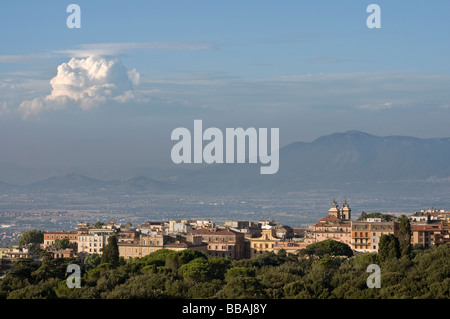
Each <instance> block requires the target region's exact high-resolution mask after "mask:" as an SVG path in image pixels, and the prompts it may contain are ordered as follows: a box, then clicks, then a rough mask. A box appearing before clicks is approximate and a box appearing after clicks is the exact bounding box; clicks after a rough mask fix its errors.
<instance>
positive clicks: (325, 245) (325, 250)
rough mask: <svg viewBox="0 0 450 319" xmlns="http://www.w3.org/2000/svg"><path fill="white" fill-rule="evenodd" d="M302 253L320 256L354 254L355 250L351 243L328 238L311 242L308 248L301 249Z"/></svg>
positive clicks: (348, 255) (350, 255)
mask: <svg viewBox="0 0 450 319" xmlns="http://www.w3.org/2000/svg"><path fill="white" fill-rule="evenodd" d="M300 254H301V255H309V256H318V257H320V258H322V257H325V256H347V257H352V256H353V250H352V249H351V248H350V246H349V245H347V244H344V243H341V242H338V241H336V240H332V239H327V240H323V241H319V242H317V243H313V244H310V245H308V246H306V248H304V249H301V250H300Z"/></svg>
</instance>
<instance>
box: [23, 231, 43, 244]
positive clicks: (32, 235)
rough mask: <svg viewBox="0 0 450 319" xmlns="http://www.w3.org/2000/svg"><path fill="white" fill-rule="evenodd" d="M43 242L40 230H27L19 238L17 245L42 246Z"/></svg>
mask: <svg viewBox="0 0 450 319" xmlns="http://www.w3.org/2000/svg"><path fill="white" fill-rule="evenodd" d="M43 242H44V232H43V231H42V230H37V229H33V230H29V231H26V232H24V233H23V234H22V236H20V238H19V241H18V244H19V245H28V244H42V243H43Z"/></svg>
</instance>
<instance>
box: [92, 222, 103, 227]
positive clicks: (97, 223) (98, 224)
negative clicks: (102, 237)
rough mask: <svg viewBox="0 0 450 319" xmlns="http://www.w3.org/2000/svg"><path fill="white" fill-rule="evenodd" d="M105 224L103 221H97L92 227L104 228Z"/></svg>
mask: <svg viewBox="0 0 450 319" xmlns="http://www.w3.org/2000/svg"><path fill="white" fill-rule="evenodd" d="M104 225H105V223H102V222H96V223H95V224H94V225H92V227H94V228H102V227H103V226H104Z"/></svg>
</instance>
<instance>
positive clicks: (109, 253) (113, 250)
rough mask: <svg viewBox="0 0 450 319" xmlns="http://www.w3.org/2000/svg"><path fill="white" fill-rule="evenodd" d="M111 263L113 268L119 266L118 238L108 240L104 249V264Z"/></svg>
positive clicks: (112, 237) (111, 237)
mask: <svg viewBox="0 0 450 319" xmlns="http://www.w3.org/2000/svg"><path fill="white" fill-rule="evenodd" d="M103 263H109V264H111V265H112V266H113V267H117V266H119V246H118V245H117V238H116V236H110V237H109V238H108V244H107V245H106V246H105V247H104V248H103V253H102V264H103Z"/></svg>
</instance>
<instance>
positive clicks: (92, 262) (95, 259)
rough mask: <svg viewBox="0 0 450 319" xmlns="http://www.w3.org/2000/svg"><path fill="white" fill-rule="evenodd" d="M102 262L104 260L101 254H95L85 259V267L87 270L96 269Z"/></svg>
mask: <svg viewBox="0 0 450 319" xmlns="http://www.w3.org/2000/svg"><path fill="white" fill-rule="evenodd" d="M101 262H102V260H101V257H100V256H99V254H97V253H94V254H92V255H89V256H87V257H86V258H85V259H84V266H85V267H86V270H90V269H94V268H96V267H97V266H98V265H100V263H101Z"/></svg>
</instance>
